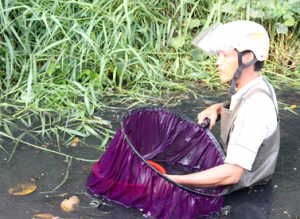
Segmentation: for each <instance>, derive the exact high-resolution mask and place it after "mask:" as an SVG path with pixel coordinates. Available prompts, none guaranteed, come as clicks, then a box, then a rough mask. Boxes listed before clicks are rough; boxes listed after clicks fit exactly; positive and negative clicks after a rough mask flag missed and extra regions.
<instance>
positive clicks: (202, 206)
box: [87, 107, 228, 219]
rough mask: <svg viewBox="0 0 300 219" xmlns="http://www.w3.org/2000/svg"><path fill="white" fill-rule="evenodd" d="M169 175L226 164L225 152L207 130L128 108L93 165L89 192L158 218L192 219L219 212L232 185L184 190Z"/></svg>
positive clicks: (178, 117)
mask: <svg viewBox="0 0 300 219" xmlns="http://www.w3.org/2000/svg"><path fill="white" fill-rule="evenodd" d="M146 160H152V161H154V162H156V163H158V164H160V165H161V166H163V167H164V168H165V170H166V172H167V174H187V173H193V172H199V171H203V170H206V169H208V168H211V167H214V166H217V165H220V164H223V163H224V154H223V152H222V150H221V148H220V146H219V144H218V142H217V141H216V140H215V138H214V136H213V135H212V134H211V132H210V131H209V130H207V129H203V128H202V127H200V126H199V125H197V124H196V123H194V122H192V121H190V120H188V119H187V118H185V117H183V116H181V115H179V114H176V113H171V112H169V111H167V110H163V109H159V108H152V107H147V108H140V109H135V110H130V111H129V112H128V113H127V114H126V115H125V116H124V117H123V120H122V122H121V127H120V128H119V129H118V131H117V133H116V135H115V136H114V138H113V140H112V141H111V143H110V144H109V147H108V149H107V150H106V152H105V153H104V154H103V155H102V157H101V158H100V160H99V161H98V162H97V163H95V164H94V165H93V168H92V173H91V175H90V176H89V177H88V179H87V188H88V190H89V191H90V192H91V193H93V194H96V195H100V196H102V197H104V198H107V199H109V200H113V201H114V202H117V203H120V204H122V205H123V206H126V207H135V208H138V209H142V210H143V211H144V213H145V214H147V215H148V216H151V217H156V218H163V219H167V218H180V219H191V218H196V217H200V216H205V215H208V214H210V213H214V212H219V211H220V209H221V207H222V204H223V197H222V196H223V195H225V194H226V193H227V191H228V187H226V186H219V187H213V188H192V187H185V186H181V185H179V184H177V183H175V182H173V181H171V180H170V179H168V178H167V177H165V176H164V175H162V174H161V173H160V172H159V171H157V170H156V169H155V168H154V167H152V166H151V165H150V164H149V163H148V162H147V161H146Z"/></svg>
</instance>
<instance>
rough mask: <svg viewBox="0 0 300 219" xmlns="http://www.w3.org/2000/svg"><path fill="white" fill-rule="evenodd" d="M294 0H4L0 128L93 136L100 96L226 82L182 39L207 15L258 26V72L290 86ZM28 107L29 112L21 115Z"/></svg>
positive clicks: (294, 63)
mask: <svg viewBox="0 0 300 219" xmlns="http://www.w3.org/2000/svg"><path fill="white" fill-rule="evenodd" d="M299 2H300V1H299V0H289V1H284V0H279V1H275V0H260V1H252V0H223V1H222V0H219V1H211V0H202V1H196V0H176V1H175V0H171V1H170V0H160V1H158V0H124V1H120V0H95V1H92V0H79V1H75V0H72V1H67V0H35V1H32V0H27V1H24V0H15V1H11V0H3V1H1V2H0V60H1V61H0V62H1V65H0V77H1V81H0V89H1V109H3V110H4V111H5V110H8V112H7V113H6V114H5V113H3V114H2V115H1V116H2V118H1V123H0V126H1V127H3V128H5V130H6V133H9V132H10V128H11V127H13V128H19V129H20V127H23V128H22V131H24V130H27V132H26V133H28V130H29V129H30V128H31V127H33V123H34V122H33V121H35V120H38V121H39V122H41V124H42V125H41V126H39V127H38V128H37V129H35V134H34V136H37V135H43V136H44V135H48V136H49V137H50V136H53V134H54V135H55V136H58V132H59V131H65V132H67V133H68V134H70V135H71V137H72V136H75V135H76V136H82V137H85V136H89V135H91V134H92V135H95V136H98V137H99V138H102V137H100V134H101V135H102V134H104V135H106V136H107V135H108V134H109V131H107V130H106V129H105V131H104V132H103V130H102V131H101V130H100V131H95V130H96V129H97V127H98V125H99V124H100V127H101V128H103V127H106V126H107V125H109V122H108V121H103V120H101V121H95V120H91V117H92V115H93V114H94V113H95V111H97V110H99V109H102V108H105V107H107V105H105V103H102V102H100V101H99V97H107V96H117V97H118V98H119V99H120V100H124V101H125V99H130V98H131V99H134V100H135V101H137V102H143V100H144V99H147V98H151V97H154V96H158V97H161V96H163V95H164V94H165V93H168V92H178V91H179V92H182V91H184V92H187V91H188V92H191V91H192V92H194V91H197V89H203V88H214V87H219V86H226V85H222V84H220V82H219V81H218V74H217V70H216V65H215V63H214V60H213V59H208V58H207V56H206V55H205V54H202V53H201V51H199V50H198V49H197V48H194V47H192V46H191V44H190V42H191V40H192V39H193V38H194V36H195V35H196V34H197V33H198V32H199V31H200V30H201V29H202V28H205V27H207V26H209V25H210V24H212V23H214V22H216V21H221V22H223V23H226V22H229V21H232V20H237V19H248V20H255V21H257V22H259V23H261V24H263V25H264V26H265V27H266V29H267V30H268V31H269V34H270V38H271V51H270V58H269V61H268V62H267V63H266V67H265V70H264V71H263V72H262V73H263V74H264V75H265V76H266V77H267V78H268V79H269V80H270V81H272V82H273V83H274V84H275V86H277V87H280V86H281V84H282V83H288V84H292V85H293V86H295V85H296V86H297V85H298V84H299V81H300V79H299V78H300V77H299V69H300V65H299V58H300V53H299V51H298V49H299V33H300V32H299V23H298V20H299V18H300V10H299V8H300V7H299V4H300V3H299ZM11 108H13V110H11ZM28 111H30V112H31V113H33V114H34V117H35V119H32V116H30V117H25V116H24V113H27V112H28ZM16 120H17V121H20V124H21V125H20V124H17V125H16V124H15V123H16V122H15V121H16ZM62 121H63V123H62ZM70 124H72V125H70ZM54 127H55V128H54ZM99 129H100V128H99ZM71 137H70V139H71ZM57 139H59V137H57ZM106 139H107V138H106Z"/></svg>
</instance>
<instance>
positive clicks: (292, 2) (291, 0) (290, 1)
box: [289, 0, 299, 4]
mask: <svg viewBox="0 0 300 219" xmlns="http://www.w3.org/2000/svg"><path fill="white" fill-rule="evenodd" d="M296 2H299V0H289V3H290V4H294V3H296Z"/></svg>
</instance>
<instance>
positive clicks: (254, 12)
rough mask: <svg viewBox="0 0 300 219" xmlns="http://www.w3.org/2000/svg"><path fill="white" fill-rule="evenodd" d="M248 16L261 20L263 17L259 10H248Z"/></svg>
mask: <svg viewBox="0 0 300 219" xmlns="http://www.w3.org/2000/svg"><path fill="white" fill-rule="evenodd" d="M250 16H251V17H253V18H261V17H264V12H263V11H261V10H259V9H253V8H251V9H250Z"/></svg>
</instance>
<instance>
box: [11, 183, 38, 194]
mask: <svg viewBox="0 0 300 219" xmlns="http://www.w3.org/2000/svg"><path fill="white" fill-rule="evenodd" d="M36 187H37V186H36V183H35V182H27V183H22V184H18V185H16V186H15V187H12V188H9V189H8V193H9V194H11V195H27V194H29V193H32V192H33V191H34V190H35V189H36Z"/></svg>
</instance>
